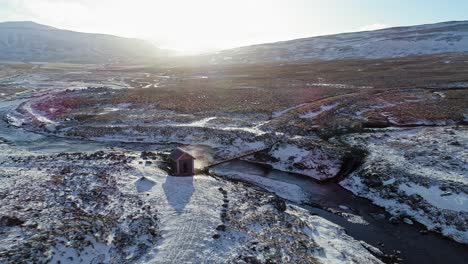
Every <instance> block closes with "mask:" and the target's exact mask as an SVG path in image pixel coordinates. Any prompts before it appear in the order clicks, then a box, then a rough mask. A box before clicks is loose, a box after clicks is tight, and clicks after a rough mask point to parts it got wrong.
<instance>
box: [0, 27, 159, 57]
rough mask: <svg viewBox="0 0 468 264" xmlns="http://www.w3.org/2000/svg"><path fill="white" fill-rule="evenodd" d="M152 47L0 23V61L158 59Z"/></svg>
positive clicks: (111, 37) (116, 38) (108, 37)
mask: <svg viewBox="0 0 468 264" xmlns="http://www.w3.org/2000/svg"><path fill="white" fill-rule="evenodd" d="M159 51H160V50H159V49H158V48H157V47H156V46H154V45H153V44H151V43H149V42H147V41H144V40H139V39H134V38H125V37H119V36H114V35H109V34H100V33H99V34H96V33H84V32H77V31H71V30H63V29H58V28H54V27H50V26H47V25H42V24H38V23H35V22H32V21H15V22H2V23H0V60H4V61H38V62H43V61H46V62H77V63H103V62H115V61H135V60H137V61H142V60H149V59H157V57H158V56H160V55H161V54H160V53H159Z"/></svg>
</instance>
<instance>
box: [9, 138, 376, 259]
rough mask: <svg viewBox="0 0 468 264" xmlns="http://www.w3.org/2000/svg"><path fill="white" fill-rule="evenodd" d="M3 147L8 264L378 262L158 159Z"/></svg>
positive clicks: (319, 224) (320, 224)
mask: <svg viewBox="0 0 468 264" xmlns="http://www.w3.org/2000/svg"><path fill="white" fill-rule="evenodd" d="M0 148H1V149H2V153H3V154H2V155H0V169H1V173H0V176H1V177H2V182H3V184H2V186H1V188H0V198H1V200H2V203H1V205H0V218H1V221H0V234H1V237H2V239H1V240H0V262H2V263H3V262H5V263H10V262H11V263H13V262H15V261H31V262H41V261H47V262H56V261H60V262H61V263H168V261H169V262H171V263H187V262H196V263H225V262H226V261H227V262H235V263H251V262H253V261H257V263H268V262H283V263H298V262H306V263H337V262H340V263H362V262H366V263H380V261H379V260H378V259H377V258H375V257H374V256H373V255H372V254H371V253H369V251H368V250H367V249H366V248H365V247H364V246H363V245H362V244H361V243H360V242H359V241H356V240H354V239H353V238H351V237H350V236H348V235H346V234H345V232H344V230H343V229H342V228H341V227H339V226H337V225H335V224H332V223H330V222H328V221H326V220H324V219H323V218H320V217H318V216H313V215H310V214H309V213H308V212H306V211H304V210H302V209H300V208H296V207H295V206H292V205H288V204H287V203H285V202H284V201H283V200H282V199H281V198H278V197H277V196H275V195H271V194H269V193H266V192H265V191H263V190H259V189H255V188H253V187H248V186H246V185H244V184H242V183H237V184H236V183H231V182H229V181H225V180H222V179H217V178H213V177H211V176H206V175H196V176H194V177H171V176H168V175H167V173H166V172H164V171H163V170H161V169H159V168H158V167H157V166H154V165H158V164H160V165H162V164H163V163H162V162H163V161H162V160H161V158H160V156H159V155H157V154H154V153H150V152H145V153H144V154H143V153H141V154H140V153H139V152H133V151H125V152H122V151H120V150H118V149H114V150H112V151H111V150H105V151H98V152H91V153H58V154H45V153H37V152H28V151H24V150H20V149H17V148H16V147H14V146H12V145H10V144H0ZM293 238H294V239H293Z"/></svg>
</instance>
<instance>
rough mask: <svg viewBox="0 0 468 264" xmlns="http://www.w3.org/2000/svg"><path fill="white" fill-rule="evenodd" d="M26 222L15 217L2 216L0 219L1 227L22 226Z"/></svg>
mask: <svg viewBox="0 0 468 264" xmlns="http://www.w3.org/2000/svg"><path fill="white" fill-rule="evenodd" d="M22 224H24V221H23V220H21V219H18V218H16V217H14V216H2V217H1V218H0V226H20V225H22Z"/></svg>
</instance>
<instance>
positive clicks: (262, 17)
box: [27, 0, 304, 53]
mask: <svg viewBox="0 0 468 264" xmlns="http://www.w3.org/2000/svg"><path fill="white" fill-rule="evenodd" d="M287 8H288V5H287V2H286V1H276V0H256V1H250V0H237V1H222V0H197V1H193V0H171V1H167V0H164V1H163V0H132V1H128V0H125V1H124V0H100V1H95V0H76V1H65V0H53V1H50V0H48V1H45V0H35V1H31V2H30V3H28V9H29V10H27V11H28V12H29V13H32V14H33V15H34V16H35V17H37V18H38V20H39V22H42V23H44V24H50V25H53V26H57V27H61V28H66V29H73V30H77V31H85V32H97V33H110V34H115V35H121V36H127V37H136V38H144V39H148V40H152V41H154V42H155V43H156V44H158V45H159V46H161V47H163V48H169V49H175V50H179V51H182V52H185V53H195V52H203V51H208V50H213V49H224V48H231V47H236V46H241V45H248V44H253V43H260V42H268V41H274V40H278V39H287V38H293V37H299V36H302V35H304V34H302V35H301V34H300V33H299V34H297V31H296V33H291V28H292V27H294V23H295V22H298V21H295V20H294V19H293V18H285V15H284V12H285V9H287ZM289 11H290V13H291V12H293V11H291V10H289ZM286 20H287V21H286ZM295 28H300V25H299V26H295ZM278 36H280V37H278Z"/></svg>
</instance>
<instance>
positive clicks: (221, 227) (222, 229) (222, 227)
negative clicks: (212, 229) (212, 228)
mask: <svg viewBox="0 0 468 264" xmlns="http://www.w3.org/2000/svg"><path fill="white" fill-rule="evenodd" d="M216 230H218V231H226V226H225V225H219V226H217V227H216Z"/></svg>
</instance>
